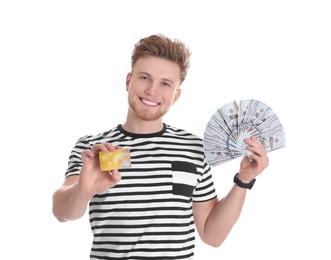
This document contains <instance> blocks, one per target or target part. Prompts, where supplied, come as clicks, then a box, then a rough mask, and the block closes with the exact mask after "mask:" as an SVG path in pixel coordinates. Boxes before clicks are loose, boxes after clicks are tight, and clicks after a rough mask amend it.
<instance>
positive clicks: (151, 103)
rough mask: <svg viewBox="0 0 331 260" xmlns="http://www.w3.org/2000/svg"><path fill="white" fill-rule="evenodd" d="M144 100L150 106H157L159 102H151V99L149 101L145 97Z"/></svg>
mask: <svg viewBox="0 0 331 260" xmlns="http://www.w3.org/2000/svg"><path fill="white" fill-rule="evenodd" d="M142 102H144V103H145V104H147V105H150V106H157V104H158V103H155V102H151V101H148V100H145V99H142Z"/></svg>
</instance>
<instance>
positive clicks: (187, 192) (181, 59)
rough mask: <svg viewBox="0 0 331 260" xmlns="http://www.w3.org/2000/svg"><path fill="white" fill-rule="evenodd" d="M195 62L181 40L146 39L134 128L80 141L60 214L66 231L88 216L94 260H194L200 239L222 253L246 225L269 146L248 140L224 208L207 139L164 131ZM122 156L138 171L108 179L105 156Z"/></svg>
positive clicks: (135, 86) (136, 69) (131, 92)
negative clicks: (242, 220) (239, 224)
mask: <svg viewBox="0 0 331 260" xmlns="http://www.w3.org/2000/svg"><path fill="white" fill-rule="evenodd" d="M190 55H191V53H190V51H189V49H188V48H187V47H186V46H185V45H184V44H183V43H182V42H180V41H179V40H176V39H170V38H167V37H165V36H163V35H151V36H149V37H146V38H143V39H141V40H140V41H139V42H138V43H137V44H136V45H135V48H134V50H133V53H132V61H131V62H132V63H131V65H132V70H131V72H130V73H128V75H127V78H126V90H127V92H128V103H129V108H128V113H127V118H126V121H125V122H124V123H123V124H120V125H118V126H116V127H114V128H112V129H111V130H108V131H106V132H103V133H100V134H98V135H87V136H84V137H81V138H80V139H79V140H78V141H77V143H76V145H75V147H74V148H73V150H72V153H71V156H70V158H69V164H68V169H67V171H66V178H65V181H64V183H63V185H62V186H61V187H60V188H59V189H58V190H56V191H55V192H54V195H53V213H54V215H55V217H56V218H57V219H58V220H59V221H61V222H64V221H70V220H75V219H78V218H80V217H82V216H83V215H84V214H85V212H86V210H87V208H88V207H89V217H90V223H91V228H92V232H93V237H94V239H93V245H92V248H91V253H90V259H163V260H164V259H193V255H194V239H195V229H197V231H198V233H199V235H200V237H201V239H202V240H203V241H204V242H205V243H207V244H209V245H211V246H214V247H218V246H220V245H221V244H222V242H223V241H224V240H225V239H226V237H227V235H228V234H229V232H230V231H231V229H232V227H233V226H234V224H235V223H236V221H237V220H238V218H239V216H240V212H241V210H242V207H243V204H244V201H245V195H246V192H247V189H246V188H245V187H246V186H247V185H248V186H249V184H250V187H251V186H252V184H253V183H254V180H255V178H256V177H257V176H258V175H259V174H260V173H261V172H262V171H263V170H264V169H265V168H266V167H267V166H268V157H267V154H266V151H265V149H264V147H263V145H262V144H261V143H260V142H259V141H258V140H257V139H256V138H254V137H252V138H251V139H246V140H245V142H246V143H247V145H248V146H247V150H248V151H250V152H252V153H253V155H252V156H250V159H248V158H247V157H244V158H243V159H242V161H241V164H240V170H239V171H238V173H237V174H236V180H237V181H236V184H234V185H233V187H232V189H231V190H230V191H229V193H228V194H227V196H225V197H224V198H223V199H221V200H219V199H218V198H217V195H216V191H215V189H214V184H213V180H212V174H211V167H210V165H209V164H208V162H207V161H206V159H205V156H204V152H203V142H202V139H201V138H199V137H197V136H195V135H193V134H191V133H188V132H186V131H185V130H182V129H177V128H176V127H173V126H170V125H167V124H165V123H163V120H162V119H163V116H164V115H165V114H166V113H167V112H168V110H169V108H170V107H171V106H172V105H173V104H174V103H175V102H176V101H177V100H178V98H179V96H180V94H181V89H180V86H181V84H182V83H183V81H184V80H185V77H186V74H187V70H188V68H189V59H190ZM123 148H128V149H130V156H131V157H130V160H131V167H130V168H124V169H120V170H117V169H115V170H112V171H111V172H108V171H101V170H100V165H99V155H98V154H99V152H100V151H105V152H107V151H114V150H117V149H123ZM248 186H247V187H248Z"/></svg>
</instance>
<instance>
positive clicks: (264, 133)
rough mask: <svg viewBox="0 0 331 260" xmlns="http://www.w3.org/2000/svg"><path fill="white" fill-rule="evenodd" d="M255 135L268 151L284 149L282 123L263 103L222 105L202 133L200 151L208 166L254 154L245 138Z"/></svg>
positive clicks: (248, 102) (246, 101)
mask: <svg viewBox="0 0 331 260" xmlns="http://www.w3.org/2000/svg"><path fill="white" fill-rule="evenodd" d="M252 136H255V137H256V138H257V139H258V140H259V141H260V142H261V143H262V144H263V146H264V148H265V150H266V152H270V151H273V150H276V149H279V148H282V147H284V146H285V136H284V129H283V126H282V124H281V123H280V121H279V118H278V117H277V116H276V114H275V113H274V112H273V111H272V109H271V108H270V107H269V106H267V105H266V104H265V103H263V102H261V101H258V100H254V99H250V100H242V101H240V102H239V105H238V104H237V103H236V102H235V101H233V102H231V103H228V104H225V105H224V106H222V107H221V108H219V109H217V111H216V112H215V113H214V114H213V115H212V117H211V118H210V120H209V122H208V124H207V126H206V128H205V132H204V140H203V141H204V152H205V155H206V159H207V161H208V162H209V164H210V165H211V166H216V165H219V164H222V163H225V162H227V161H229V160H232V159H235V158H238V157H242V156H247V157H248V158H250V159H252V158H254V154H253V152H252V151H250V150H249V149H246V147H247V144H246V143H245V141H244V140H245V139H247V138H251V137H252Z"/></svg>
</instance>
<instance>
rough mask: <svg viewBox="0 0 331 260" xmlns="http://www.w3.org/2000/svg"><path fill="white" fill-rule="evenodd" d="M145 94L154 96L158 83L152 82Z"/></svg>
mask: <svg viewBox="0 0 331 260" xmlns="http://www.w3.org/2000/svg"><path fill="white" fill-rule="evenodd" d="M145 93H146V94H147V95H150V96H154V95H155V94H156V93H157V84H156V82H150V84H148V85H147V86H146V89H145Z"/></svg>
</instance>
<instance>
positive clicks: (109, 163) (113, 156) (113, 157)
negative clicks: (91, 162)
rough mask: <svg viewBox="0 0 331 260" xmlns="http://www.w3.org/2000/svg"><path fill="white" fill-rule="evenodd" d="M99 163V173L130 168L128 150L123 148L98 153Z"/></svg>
mask: <svg viewBox="0 0 331 260" xmlns="http://www.w3.org/2000/svg"><path fill="white" fill-rule="evenodd" d="M99 161H100V170H101V171H111V170H114V169H123V168H130V167H131V159H130V149H127V148H123V149H117V150H114V151H108V152H103V151H100V152H99Z"/></svg>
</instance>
